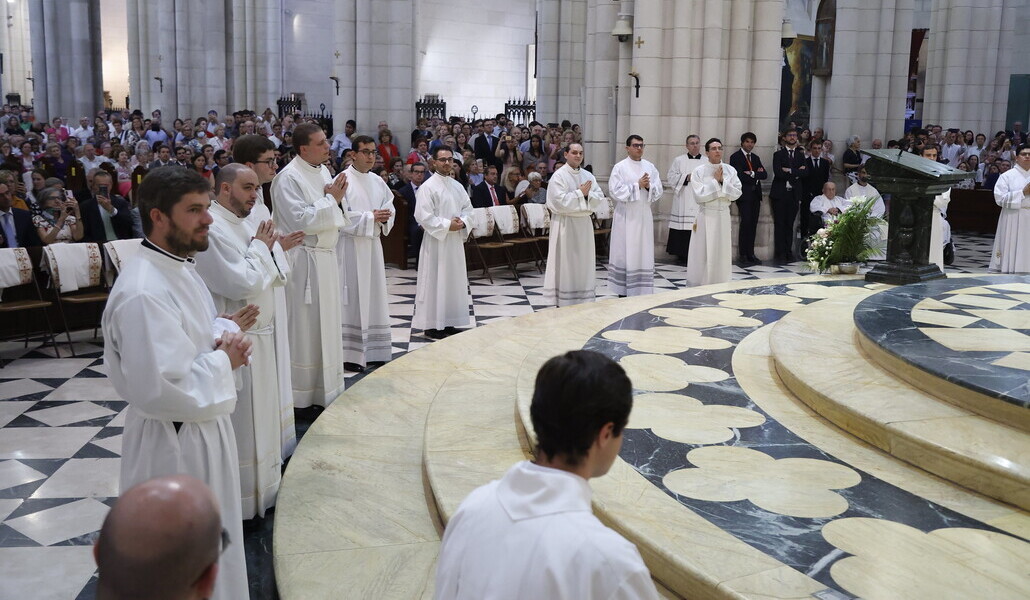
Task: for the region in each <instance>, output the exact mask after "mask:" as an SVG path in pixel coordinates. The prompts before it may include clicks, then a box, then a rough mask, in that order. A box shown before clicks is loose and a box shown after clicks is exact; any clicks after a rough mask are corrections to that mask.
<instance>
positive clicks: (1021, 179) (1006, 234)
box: [991, 144, 1030, 273]
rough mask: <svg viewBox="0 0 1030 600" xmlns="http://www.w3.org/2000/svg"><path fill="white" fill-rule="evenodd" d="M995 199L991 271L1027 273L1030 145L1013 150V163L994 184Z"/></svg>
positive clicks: (1029, 261) (1029, 254)
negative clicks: (998, 212)
mask: <svg viewBox="0 0 1030 600" xmlns="http://www.w3.org/2000/svg"><path fill="white" fill-rule="evenodd" d="M994 201H995V202H997V203H998V206H1000V207H1001V215H1000V216H999V217H998V233H997V235H995V237H994V253H993V254H992V255H991V270H992V271H1001V272H1002V273H1027V272H1030V145H1027V144H1022V145H1021V146H1019V149H1018V150H1017V151H1016V164H1014V165H1012V168H1011V169H1009V170H1008V171H1005V172H1004V173H1002V174H1001V177H999V178H998V183H996V184H995V185H994Z"/></svg>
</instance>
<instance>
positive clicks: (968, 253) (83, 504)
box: [0, 235, 993, 600]
mask: <svg viewBox="0 0 1030 600" xmlns="http://www.w3.org/2000/svg"><path fill="white" fill-rule="evenodd" d="M992 243H993V239H992V238H990V237H985V236H963V235H956V236H955V245H956V260H955V264H954V265H953V266H952V267H951V268H949V272H983V271H985V270H986V267H987V264H988V262H989V260H990V253H991V247H992ZM491 273H492V274H493V277H494V281H493V283H490V282H489V281H488V280H487V279H485V278H483V277H480V276H479V273H478V272H473V273H471V274H470V275H471V277H470V288H471V292H472V298H473V306H472V309H471V310H472V315H473V316H474V317H475V322H476V325H477V326H478V325H484V324H487V323H490V322H493V321H497V320H501V319H508V318H511V317H515V316H519V315H523V314H527V313H531V312H533V311H534V310H536V309H538V308H543V307H545V306H546V305H545V304H544V302H543V301H542V296H541V290H542V287H543V275H542V274H541V273H538V272H537V271H536V269H535V268H533V267H532V266H529V267H524V268H523V269H521V270H520V272H519V279H518V280H516V279H515V278H514V277H513V276H512V274H511V273H510V272H508V271H506V270H502V269H499V268H497V269H494V270H493V271H492V272H491ZM807 273H810V271H808V270H807V269H806V268H805V266H804V264H803V263H792V264H787V265H769V264H766V265H759V266H754V267H747V268H744V267H739V266H734V268H733V279H735V280H744V279H772V278H777V277H786V276H795V275H799V274H801V275H803V274H807ZM606 277H607V273H606V270H605V267H604V265H603V264H601V263H599V264H598V266H597V283H598V288H597V291H598V299H604V298H611V297H613V296H612V294H610V293H609V292H608V289H607V282H606ZM415 282H416V273H415V271H414V270H408V271H401V270H397V269H393V268H389V269H388V270H387V284H388V292H389V294H390V308H391V311H390V312H391V325H392V327H393V349H394V358H396V357H398V356H400V355H402V354H404V353H405V352H409V351H411V350H416V349H418V348H420V347H422V346H425V345H426V344H429V343H432V340H430V339H429V338H427V337H425V336H424V335H423V334H422V332H421V331H412V328H411V318H412V313H413V310H414V301H415ZM685 286H686V267H685V266H682V265H677V264H671V263H662V264H658V265H656V277H655V288H656V291H664V290H673V289H677V288H681V287H685ZM72 337H73V340H75V345H74V347H75V350H76V354H77V357H75V358H71V357H69V356H68V354H69V353H68V349H67V345H65V344H60V348H61V354H62V356H61V357H55V354H54V350H53V348H52V347H42V346H40V342H39V341H34V342H30V343H29V346H28V348H25V347H23V345H22V343H21V342H20V341H18V342H5V343H0V359H2V360H3V364H4V368H3V369H0V581H2V582H3V584H2V585H0V600H7V599H15V598H17V599H19V600H21V599H22V598H38V599H41V600H42V599H54V600H71V599H76V598H93V597H94V590H95V584H96V578H95V571H96V569H95V565H94V563H93V556H92V553H91V548H90V545H91V544H92V542H93V539H94V536H95V534H96V532H97V530H98V529H99V528H100V525H101V523H102V521H103V518H104V516H105V514H106V513H107V510H108V509H109V508H110V506H111V505H112V504H113V503H114V500H115V497H116V496H117V493H118V463H119V453H120V451H121V435H122V427H123V423H124V419H125V407H126V404H125V402H123V401H121V400H120V399H119V398H118V395H117V394H116V393H115V392H114V389H113V388H112V387H111V385H110V383H109V382H108V381H107V377H106V374H105V370H104V365H103V360H102V358H101V356H102V352H103V341H102V340H94V339H92V330H90V331H84V332H77V333H74V334H73V336H72ZM363 375H364V374H350V375H349V383H351V384H352V383H353V382H355V381H357V380H358V379H360V378H361V377H363ZM302 412H304V411H298V424H299V428H298V429H299V432H298V433H299V434H302V433H303V431H305V430H306V425H309V424H310V422H311V419H313V418H314V417H315V416H317V413H310V412H307V413H305V414H300V413H302ZM273 520H274V513H273V514H272V515H271V516H269V517H266V518H265V519H264V520H263V521H262V522H259V523H256V524H248V525H249V526H248V527H247V529H246V531H247V533H246V535H247V538H248V539H247V540H246V544H247V559H248V567H249V569H250V574H251V597H252V598H274V597H275V596H276V594H275V586H274V581H273V579H272V574H271V569H272V567H271V558H270V550H271V524H272V521H273Z"/></svg>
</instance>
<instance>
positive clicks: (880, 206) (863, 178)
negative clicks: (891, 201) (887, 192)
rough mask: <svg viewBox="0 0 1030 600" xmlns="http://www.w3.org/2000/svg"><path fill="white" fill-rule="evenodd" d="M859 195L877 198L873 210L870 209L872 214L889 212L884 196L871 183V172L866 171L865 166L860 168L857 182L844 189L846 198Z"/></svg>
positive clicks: (880, 215)
mask: <svg viewBox="0 0 1030 600" xmlns="http://www.w3.org/2000/svg"><path fill="white" fill-rule="evenodd" d="M857 196H864V197H866V198H876V202H875V203H874V204H873V208H872V210H870V211H869V215H870V216H873V217H883V215H884V213H886V212H887V207H886V205H885V204H884V203H883V196H881V195H880V192H879V191H877V189H876V188H874V187H873V186H872V185H871V184H870V183H869V172H868V171H866V168H865V167H862V168H861V169H859V170H858V174H857V176H856V179H855V183H852V184H851V185H849V186H848V189H846V190H844V199H845V200H851V199H852V198H855V197H857Z"/></svg>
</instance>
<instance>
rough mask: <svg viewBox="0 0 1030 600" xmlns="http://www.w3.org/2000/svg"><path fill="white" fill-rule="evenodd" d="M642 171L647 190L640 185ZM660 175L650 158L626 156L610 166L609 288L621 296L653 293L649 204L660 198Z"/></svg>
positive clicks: (652, 226)
mask: <svg viewBox="0 0 1030 600" xmlns="http://www.w3.org/2000/svg"><path fill="white" fill-rule="evenodd" d="M644 173H648V174H649V175H650V176H651V187H650V190H645V189H643V188H641V187H640V184H639V182H640V178H641V177H643V175H644ZM662 191H663V190H662V178H661V175H659V174H658V169H656V168H655V166H654V165H653V164H651V162H650V161H647V160H644V159H641V160H633V159H632V158H629V157H627V158H625V159H623V160H622V161H620V162H619V163H617V164H616V165H615V167H613V168H612V174H611V176H610V177H609V178H608V194H609V195H610V196H611V197H612V199H614V200H615V216H614V217H613V218H612V234H611V238H610V240H611V241H610V243H609V249H608V260H609V265H608V287H609V289H611V291H612V293H613V294H618V295H620V296H643V295H645V294H650V293H652V292H654V217H653V216H652V214H651V204H652V203H654V202H657V201H658V200H660V199H661V197H662Z"/></svg>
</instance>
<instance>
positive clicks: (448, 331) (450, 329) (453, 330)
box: [443, 327, 461, 335]
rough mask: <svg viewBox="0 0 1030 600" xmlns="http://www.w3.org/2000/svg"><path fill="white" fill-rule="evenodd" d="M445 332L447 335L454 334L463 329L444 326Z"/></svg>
mask: <svg viewBox="0 0 1030 600" xmlns="http://www.w3.org/2000/svg"><path fill="white" fill-rule="evenodd" d="M443 332H444V334H446V335H454V334H456V333H461V330H460V329H458V328H457V327H444V328H443Z"/></svg>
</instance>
